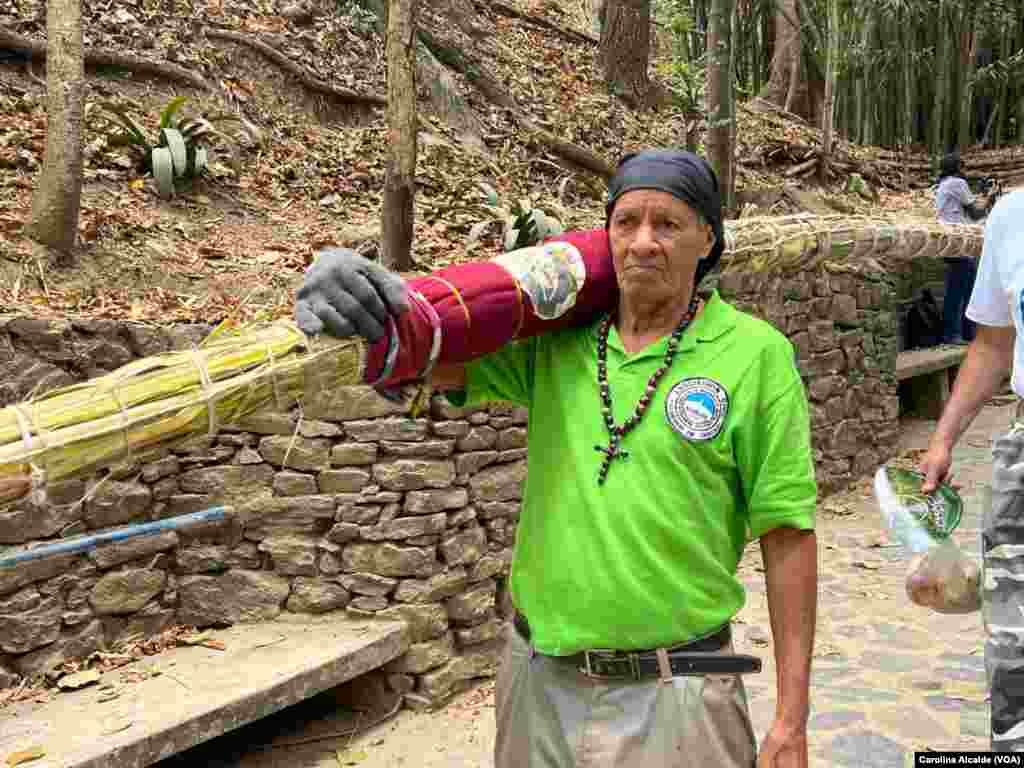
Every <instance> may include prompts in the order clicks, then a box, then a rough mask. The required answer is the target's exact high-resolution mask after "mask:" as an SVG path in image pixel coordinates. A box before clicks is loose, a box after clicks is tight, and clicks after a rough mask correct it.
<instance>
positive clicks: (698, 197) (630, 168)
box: [605, 149, 725, 285]
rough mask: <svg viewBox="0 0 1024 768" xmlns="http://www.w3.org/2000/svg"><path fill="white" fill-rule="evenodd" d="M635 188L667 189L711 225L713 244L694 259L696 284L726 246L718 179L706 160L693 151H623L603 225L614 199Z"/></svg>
mask: <svg viewBox="0 0 1024 768" xmlns="http://www.w3.org/2000/svg"><path fill="white" fill-rule="evenodd" d="M634 189H657V190H660V191H662V192H668V193H669V194H670V195H672V196H673V197H676V198H678V199H680V200H682V201H683V202H684V203H686V204H687V205H689V206H690V207H691V208H693V209H694V210H695V211H697V212H698V213H699V214H700V215H701V216H703V217H704V220H705V221H706V222H707V223H708V225H709V226H710V227H711V231H712V232H713V233H714V236H715V244H714V245H713V246H711V253H709V254H708V256H707V258H705V259H701V260H700V261H699V262H698V263H697V274H696V276H695V278H694V282H695V284H698V285H699V284H700V281H701V279H702V278H703V277H704V275H706V274H707V273H708V272H710V271H711V270H712V269H713V268H714V266H715V264H717V263H718V259H719V258H721V256H722V251H723V250H724V249H725V238H724V237H723V233H722V201H721V198H720V196H719V192H718V179H717V178H716V177H715V172H714V171H713V170H712V168H711V166H710V165H708V163H707V161H705V160H704V159H703V158H701V157H698V156H697V155H695V154H693V153H692V152H682V151H679V150H674V149H648V150H644V151H643V152H634V153H632V154H629V155H626V156H625V157H623V158H622V160H620V161H619V167H618V168H617V169H616V171H615V176H613V177H612V180H611V181H610V182H609V184H608V203H607V205H606V206H605V216H606V218H605V227H606V228H607V226H608V222H609V221H611V216H612V211H613V210H614V209H615V202H616V201H617V200H618V199H619V198H620V197H622V196H623V195H624V194H625V193H626V192H630V191H632V190H634Z"/></svg>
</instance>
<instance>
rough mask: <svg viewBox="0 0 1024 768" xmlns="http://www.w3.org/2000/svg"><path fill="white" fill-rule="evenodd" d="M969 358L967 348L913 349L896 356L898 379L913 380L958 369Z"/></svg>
mask: <svg viewBox="0 0 1024 768" xmlns="http://www.w3.org/2000/svg"><path fill="white" fill-rule="evenodd" d="M965 357H967V347H933V348H930V349H912V350H910V351H908V352H900V353H899V354H898V355H897V356H896V378H897V379H898V380H899V381H904V380H906V379H912V378H914V377H915V376H921V375H924V374H927V373H935V372H936V371H944V370H946V369H947V368H956V367H957V366H959V365H960V363H962V362H963V359H964V358H965Z"/></svg>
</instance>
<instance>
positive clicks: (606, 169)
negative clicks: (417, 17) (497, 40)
mask: <svg viewBox="0 0 1024 768" xmlns="http://www.w3.org/2000/svg"><path fill="white" fill-rule="evenodd" d="M419 38H420V40H422V41H423V44H424V45H425V46H426V47H427V49H428V50H429V51H430V52H431V53H432V54H434V56H435V57H436V58H437V60H438V61H440V62H441V63H442V64H444V65H445V66H447V67H448V68H450V69H454V70H455V71H456V72H458V73H459V74H461V75H463V76H464V77H465V78H466V79H467V80H468V81H469V82H470V83H471V84H472V85H473V87H475V88H476V89H477V90H479V91H480V93H482V94H483V96H484V98H486V99H487V100H488V101H489V102H491V103H492V104H495V105H496V106H499V107H502V108H504V109H507V110H509V111H510V112H511V113H512V116H513V117H514V118H515V120H516V122H517V123H519V125H520V126H521V127H522V128H523V129H524V130H525V131H527V132H528V133H529V134H530V135H531V136H532V137H533V138H534V139H536V140H537V141H538V142H539V143H541V144H543V145H544V146H546V147H547V148H548V149H550V150H551V151H552V152H554V153H555V154H556V155H558V156H559V157H561V158H562V159H563V160H567V161H569V162H570V163H572V164H573V165H576V166H578V167H580V168H583V169H585V170H588V171H590V172H592V173H596V174H598V175H599V176H602V177H604V178H605V179H609V178H611V177H612V176H613V175H614V173H615V169H614V168H612V167H611V166H610V165H609V164H608V163H607V162H606V161H605V160H604V159H603V158H601V157H599V156H598V155H596V154H595V153H593V152H591V151H590V150H589V149H587V148H586V147H581V146H579V145H578V144H573V143H572V142H569V141H565V140H564V139H560V138H558V137H557V136H555V135H554V134H553V133H551V132H550V131H546V130H544V129H543V128H541V127H539V126H538V125H536V124H535V123H534V122H533V121H532V120H531V119H530V118H529V117H528V116H527V115H526V113H525V112H523V110H522V109H521V108H520V106H519V104H518V103H517V102H516V100H515V99H514V98H513V97H512V95H511V94H510V93H509V92H508V91H506V90H505V89H504V88H503V87H502V85H501V84H500V83H499V82H498V81H497V80H496V79H495V78H494V77H493V76H492V75H491V74H490V73H489V72H487V71H486V70H485V69H484V68H483V67H482V66H481V65H480V64H479V63H478V62H474V61H471V60H470V59H469V58H468V57H467V56H466V54H465V53H463V52H462V51H461V50H459V49H457V48H452V47H450V46H447V45H443V44H442V43H440V42H439V41H437V40H435V39H434V37H433V36H432V35H431V34H430V33H429V32H427V31H426V30H424V29H421V30H420V31H419Z"/></svg>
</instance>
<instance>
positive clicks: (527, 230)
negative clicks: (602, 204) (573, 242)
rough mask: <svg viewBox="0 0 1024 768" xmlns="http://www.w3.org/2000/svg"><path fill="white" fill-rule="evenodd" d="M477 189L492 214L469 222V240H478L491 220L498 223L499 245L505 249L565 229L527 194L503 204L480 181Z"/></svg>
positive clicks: (492, 190)
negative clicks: (480, 191)
mask: <svg viewBox="0 0 1024 768" xmlns="http://www.w3.org/2000/svg"><path fill="white" fill-rule="evenodd" d="M480 189H481V190H483V193H484V207H485V208H486V209H488V211H489V212H490V213H492V214H493V217H492V218H489V219H487V220H485V221H481V222H479V223H478V224H475V225H474V226H473V228H472V229H471V230H470V233H469V241H470V243H471V244H473V243H475V242H476V241H477V240H479V238H480V237H481V235H482V234H483V233H484V232H485V231H486V230H487V229H488V228H489V227H491V226H492V225H493V224H494V223H495V222H498V223H500V224H501V227H502V247H503V249H504V250H505V251H514V250H517V249H519V248H527V247H529V246H531V245H537V244H538V243H541V242H543V241H544V240H546V239H547V238H549V237H554V236H555V235H560V234H562V232H564V231H565V229H564V227H563V226H562V223H561V222H560V221H559V220H558V219H556V218H555V217H554V216H552V215H550V214H549V213H546V212H545V211H544V210H542V209H540V208H535V207H534V205H533V201H531V200H530V199H529V198H523V199H522V200H517V201H515V202H514V203H513V204H512V205H511V206H503V205H501V204H500V202H499V200H498V193H497V192H496V191H495V190H494V188H493V187H491V186H490V185H489V184H483V183H481V184H480Z"/></svg>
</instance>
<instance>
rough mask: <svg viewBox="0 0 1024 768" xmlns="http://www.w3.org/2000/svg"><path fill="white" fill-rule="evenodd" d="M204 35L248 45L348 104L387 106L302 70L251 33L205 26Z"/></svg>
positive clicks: (381, 99) (312, 87)
mask: <svg viewBox="0 0 1024 768" xmlns="http://www.w3.org/2000/svg"><path fill="white" fill-rule="evenodd" d="M206 36H207V37H209V38H212V39H215V40H228V41H230V42H232V43H238V44H239V45H246V46H248V47H249V48H251V49H253V50H254V51H257V52H258V53H261V54H263V55H264V56H265V57H266V58H268V59H270V60H271V61H272V62H274V63H275V64H277V65H278V66H279V67H281V69H283V70H285V71H286V72H288V73H289V74H291V75H294V76H295V77H296V78H298V80H299V81H300V82H301V83H302V84H303V85H304V86H306V87H307V88H309V89H310V90H313V91H317V92H319V93H325V94H327V95H328V96H334V97H335V98H337V99H339V100H340V101H344V102H347V103H350V104H373V105H374V106H378V107H384V106H387V103H388V102H387V99H385V98H384V97H383V96H377V95H375V94H366V93H356V92H355V91H350V90H348V89H346V88H338V87H336V86H333V85H331V84H330V83H325V82H324V81H323V80H320V79H319V78H317V77H314V76H313V75H312V74H310V73H309V72H307V71H306V70H304V69H303V68H302V67H301V66H299V65H298V64H296V63H295V62H294V61H292V60H291V59H289V58H288V57H287V56H285V55H284V54H283V53H281V52H280V51H279V50H277V49H276V48H274V47H273V46H271V45H268V44H267V43H264V42H263V41H262V40H258V39H256V38H255V37H253V36H252V35H243V34H240V33H238V32H229V31H227V30H224V29H213V28H207V29H206Z"/></svg>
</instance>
